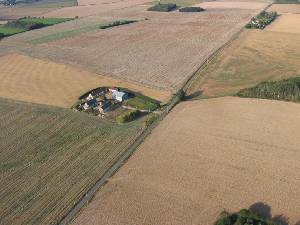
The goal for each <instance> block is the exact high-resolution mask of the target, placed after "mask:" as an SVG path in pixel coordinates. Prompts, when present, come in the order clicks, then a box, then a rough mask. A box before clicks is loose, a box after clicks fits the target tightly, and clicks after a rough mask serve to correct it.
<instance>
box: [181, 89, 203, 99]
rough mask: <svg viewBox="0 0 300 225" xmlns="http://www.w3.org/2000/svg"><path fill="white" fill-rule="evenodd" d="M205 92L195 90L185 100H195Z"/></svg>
mask: <svg viewBox="0 0 300 225" xmlns="http://www.w3.org/2000/svg"><path fill="white" fill-rule="evenodd" d="M202 94H203V91H195V92H194V93H192V94H190V95H187V96H185V100H194V99H196V98H198V97H200V96H201V95H202Z"/></svg>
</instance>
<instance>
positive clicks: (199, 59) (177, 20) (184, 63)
mask: <svg viewBox="0 0 300 225" xmlns="http://www.w3.org/2000/svg"><path fill="white" fill-rule="evenodd" d="M256 11H257V10H241V9H226V10H218V9H217V10H215V9H213V10H207V11H205V12H203V13H197V14H183V13H179V12H174V13H169V14H158V13H153V12H147V13H146V12H145V14H143V15H144V17H147V18H148V20H144V19H143V20H140V21H139V22H136V23H132V24H128V25H124V26H119V27H115V28H112V29H105V30H100V29H99V30H95V31H93V32H87V33H82V34H80V35H76V36H73V37H68V38H64V39H59V40H55V41H50V42H47V43H43V44H38V45H35V46H32V47H30V48H28V49H25V50H24V52H26V54H30V55H32V56H34V57H38V58H48V59H50V60H53V61H59V62H62V63H64V64H69V65H72V66H76V67H80V68H88V69H90V70H92V71H95V72H97V73H99V74H104V75H107V76H112V77H116V78H118V79H121V80H127V81H130V82H139V83H141V84H142V85H145V86H149V87H154V88H160V89H165V90H168V91H174V90H176V89H177V88H178V87H179V86H181V85H182V83H183V82H184V81H185V80H186V79H187V78H188V77H189V76H190V75H191V74H192V73H193V72H194V71H195V70H196V69H197V68H198V67H199V66H200V65H201V64H202V63H203V62H204V61H205V59H207V58H208V57H209V56H210V55H211V54H212V53H213V52H214V51H215V50H216V49H218V48H219V47H220V46H222V45H223V44H224V43H226V42H227V41H228V40H229V39H230V38H232V37H233V36H234V35H235V34H236V33H237V32H238V31H240V29H242V27H243V26H244V25H245V24H246V23H247V22H248V21H249V19H250V18H251V17H252V15H253V13H254V12H256ZM182 59H184V60H182Z"/></svg>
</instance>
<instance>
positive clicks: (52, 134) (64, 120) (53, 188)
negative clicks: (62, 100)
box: [0, 99, 142, 225]
mask: <svg viewBox="0 0 300 225" xmlns="http://www.w3.org/2000/svg"><path fill="white" fill-rule="evenodd" d="M0 128H1V132H0V139H1V141H0V182H1V187H0V199H1V200H0V208H1V211H0V221H1V222H0V223H1V224H16V225H17V224H56V223H57V222H58V221H59V220H60V219H61V218H62V216H64V215H65V213H66V212H67V211H68V209H70V208H71V207H72V206H73V204H74V203H75V202H76V201H77V200H79V198H81V196H82V195H83V194H84V193H85V191H86V190H87V189H89V188H90V187H91V185H93V184H94V183H95V182H96V181H97V179H99V177H101V176H102V175H103V174H104V172H105V171H106V170H107V169H108V168H109V167H110V166H111V165H112V164H113V163H114V161H115V160H116V158H117V157H118V156H119V155H120V154H121V153H122V152H123V151H124V150H125V149H126V147H127V146H128V145H129V144H130V143H131V142H132V141H133V140H134V139H135V138H136V137H137V135H138V134H139V133H140V132H141V131H142V123H141V121H136V122H134V123H130V124H127V125H122V126H119V125H117V124H114V123H110V122H108V121H105V120H99V119H97V118H95V117H90V116H88V115H87V114H85V113H76V112H73V111H71V110H64V109H60V108H55V107H48V106H41V105H35V104H26V103H18V102H13V101H8V100H3V99H0Z"/></svg>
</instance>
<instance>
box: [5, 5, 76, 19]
mask: <svg viewBox="0 0 300 225" xmlns="http://www.w3.org/2000/svg"><path fill="white" fill-rule="evenodd" d="M24 2H25V1H24ZM75 3H76V0H40V1H37V2H31V3H26V4H17V5H15V6H5V7H1V6H0V19H8V20H11V19H18V18H22V17H27V16H31V17H39V16H42V15H44V14H45V13H48V12H50V11H52V10H55V9H59V8H63V7H66V6H73V5H75Z"/></svg>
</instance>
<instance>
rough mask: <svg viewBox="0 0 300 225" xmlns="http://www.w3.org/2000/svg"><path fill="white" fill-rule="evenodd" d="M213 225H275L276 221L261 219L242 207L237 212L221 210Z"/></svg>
mask: <svg viewBox="0 0 300 225" xmlns="http://www.w3.org/2000/svg"><path fill="white" fill-rule="evenodd" d="M215 225H277V224H276V223H274V222H272V221H270V220H266V219H263V218H261V217H259V216H258V215H256V214H255V213H253V212H252V211H251V210H248V209H242V210H240V211H239V212H238V213H228V212H223V213H222V214H221V215H220V218H219V219H218V220H217V221H216V222H215Z"/></svg>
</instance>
